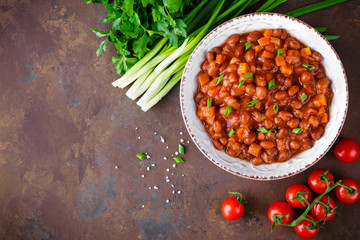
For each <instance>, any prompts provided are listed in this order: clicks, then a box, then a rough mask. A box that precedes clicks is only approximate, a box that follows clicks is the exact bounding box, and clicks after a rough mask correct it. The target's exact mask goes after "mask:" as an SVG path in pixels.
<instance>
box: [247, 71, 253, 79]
mask: <svg viewBox="0 0 360 240" xmlns="http://www.w3.org/2000/svg"><path fill="white" fill-rule="evenodd" d="M252 76H253V73H252V72H247V73H245V77H246V78H251V77H252Z"/></svg>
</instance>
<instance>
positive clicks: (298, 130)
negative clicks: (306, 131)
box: [292, 128, 303, 134]
mask: <svg viewBox="0 0 360 240" xmlns="http://www.w3.org/2000/svg"><path fill="white" fill-rule="evenodd" d="M302 131H303V129H302V128H294V129H293V130H292V132H293V133H295V134H299V133H301V132H302Z"/></svg>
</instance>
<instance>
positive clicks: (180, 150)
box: [179, 143, 185, 154]
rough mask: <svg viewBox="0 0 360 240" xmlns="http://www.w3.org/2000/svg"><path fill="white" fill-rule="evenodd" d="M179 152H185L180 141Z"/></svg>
mask: <svg viewBox="0 0 360 240" xmlns="http://www.w3.org/2000/svg"><path fill="white" fill-rule="evenodd" d="M179 153H180V154H184V153H185V148H184V146H183V145H181V144H180V143H179Z"/></svg>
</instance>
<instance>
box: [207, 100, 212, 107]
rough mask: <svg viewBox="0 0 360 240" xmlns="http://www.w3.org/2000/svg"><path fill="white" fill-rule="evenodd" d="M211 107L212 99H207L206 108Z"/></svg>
mask: <svg viewBox="0 0 360 240" xmlns="http://www.w3.org/2000/svg"><path fill="white" fill-rule="evenodd" d="M211 106H212V98H208V99H207V108H210V107H211Z"/></svg>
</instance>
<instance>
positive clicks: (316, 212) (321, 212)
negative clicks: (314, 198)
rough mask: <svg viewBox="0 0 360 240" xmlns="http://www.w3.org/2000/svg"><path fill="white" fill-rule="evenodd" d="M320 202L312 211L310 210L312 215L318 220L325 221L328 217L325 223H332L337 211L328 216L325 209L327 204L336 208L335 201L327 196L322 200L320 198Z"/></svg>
mask: <svg viewBox="0 0 360 240" xmlns="http://www.w3.org/2000/svg"><path fill="white" fill-rule="evenodd" d="M320 202H321V203H320ZM320 202H318V203H315V205H314V206H313V207H312V208H311V210H310V212H311V214H312V215H313V216H314V217H315V218H316V219H317V220H320V219H321V220H325V215H326V220H325V222H327V221H330V220H331V219H333V218H334V217H335V213H336V209H332V210H331V212H329V213H328V214H326V210H325V209H326V208H327V206H325V204H326V205H328V206H330V207H331V208H336V204H335V202H334V200H333V199H332V198H331V197H329V196H328V195H325V196H323V197H322V198H320ZM329 210H330V209H329Z"/></svg>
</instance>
